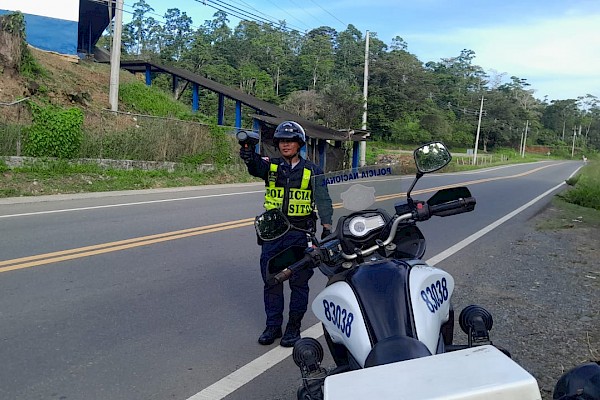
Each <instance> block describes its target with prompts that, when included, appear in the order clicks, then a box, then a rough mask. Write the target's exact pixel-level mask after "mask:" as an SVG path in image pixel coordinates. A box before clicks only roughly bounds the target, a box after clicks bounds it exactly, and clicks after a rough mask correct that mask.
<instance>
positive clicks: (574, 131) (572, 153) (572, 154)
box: [571, 126, 577, 158]
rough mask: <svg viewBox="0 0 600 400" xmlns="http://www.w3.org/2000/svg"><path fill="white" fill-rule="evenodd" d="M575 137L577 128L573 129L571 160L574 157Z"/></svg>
mask: <svg viewBox="0 0 600 400" xmlns="http://www.w3.org/2000/svg"><path fill="white" fill-rule="evenodd" d="M575 135H577V127H576V126H574V127H573V146H572V147H571V158H573V157H574V156H575Z"/></svg>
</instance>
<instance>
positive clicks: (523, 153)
mask: <svg viewBox="0 0 600 400" xmlns="http://www.w3.org/2000/svg"><path fill="white" fill-rule="evenodd" d="M528 129H529V120H527V122H525V134H524V136H523V149H522V150H521V158H525V147H527V130H528Z"/></svg>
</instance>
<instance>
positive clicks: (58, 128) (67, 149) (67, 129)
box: [25, 102, 83, 158]
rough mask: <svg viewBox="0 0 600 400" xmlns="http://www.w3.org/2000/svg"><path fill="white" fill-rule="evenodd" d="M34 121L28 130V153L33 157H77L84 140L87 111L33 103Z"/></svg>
mask: <svg viewBox="0 0 600 400" xmlns="http://www.w3.org/2000/svg"><path fill="white" fill-rule="evenodd" d="M29 106H30V108H31V114H32V117H33V123H32V124H31V126H29V127H28V128H26V129H25V154H26V155H28V156H31V157H57V158H74V157H75V156H77V154H78V152H79V146H80V145H81V141H82V139H83V131H82V129H81V128H82V125H83V113H82V112H81V110H79V109H77V108H70V109H68V110H63V109H61V108H58V107H54V106H46V107H43V106H39V105H37V104H35V103H33V102H30V103H29Z"/></svg>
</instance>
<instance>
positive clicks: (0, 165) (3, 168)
mask: <svg viewBox="0 0 600 400" xmlns="http://www.w3.org/2000/svg"><path fill="white" fill-rule="evenodd" d="M9 169H10V168H9V167H8V165H6V162H5V161H4V160H3V159H0V173H3V172H6V171H8V170H9Z"/></svg>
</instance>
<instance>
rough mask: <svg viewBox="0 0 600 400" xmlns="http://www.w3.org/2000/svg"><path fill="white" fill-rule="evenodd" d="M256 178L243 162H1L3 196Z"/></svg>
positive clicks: (0, 193) (251, 180) (175, 185)
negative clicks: (171, 166)
mask: <svg viewBox="0 0 600 400" xmlns="http://www.w3.org/2000/svg"><path fill="white" fill-rule="evenodd" d="M253 181H254V179H253V178H252V177H251V176H250V175H249V174H248V172H247V171H246V168H245V166H243V165H232V166H227V167H221V168H215V169H213V170H209V171H202V172H198V171H196V170H195V169H194V168H193V167H191V166H190V167H184V168H181V169H178V170H175V171H174V172H168V171H165V170H155V171H142V170H132V171H125V170H115V169H103V168H101V167H99V166H96V165H71V164H69V163H68V162H66V161H53V162H45V163H40V164H35V165H31V166H25V167H19V168H14V169H8V168H1V165H0V198H3V197H21V196H40V195H51V194H66V193H84V192H105V191H116V190H135V189H158V188H167V187H184V186H200V185H212V184H225V183H240V182H253Z"/></svg>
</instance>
